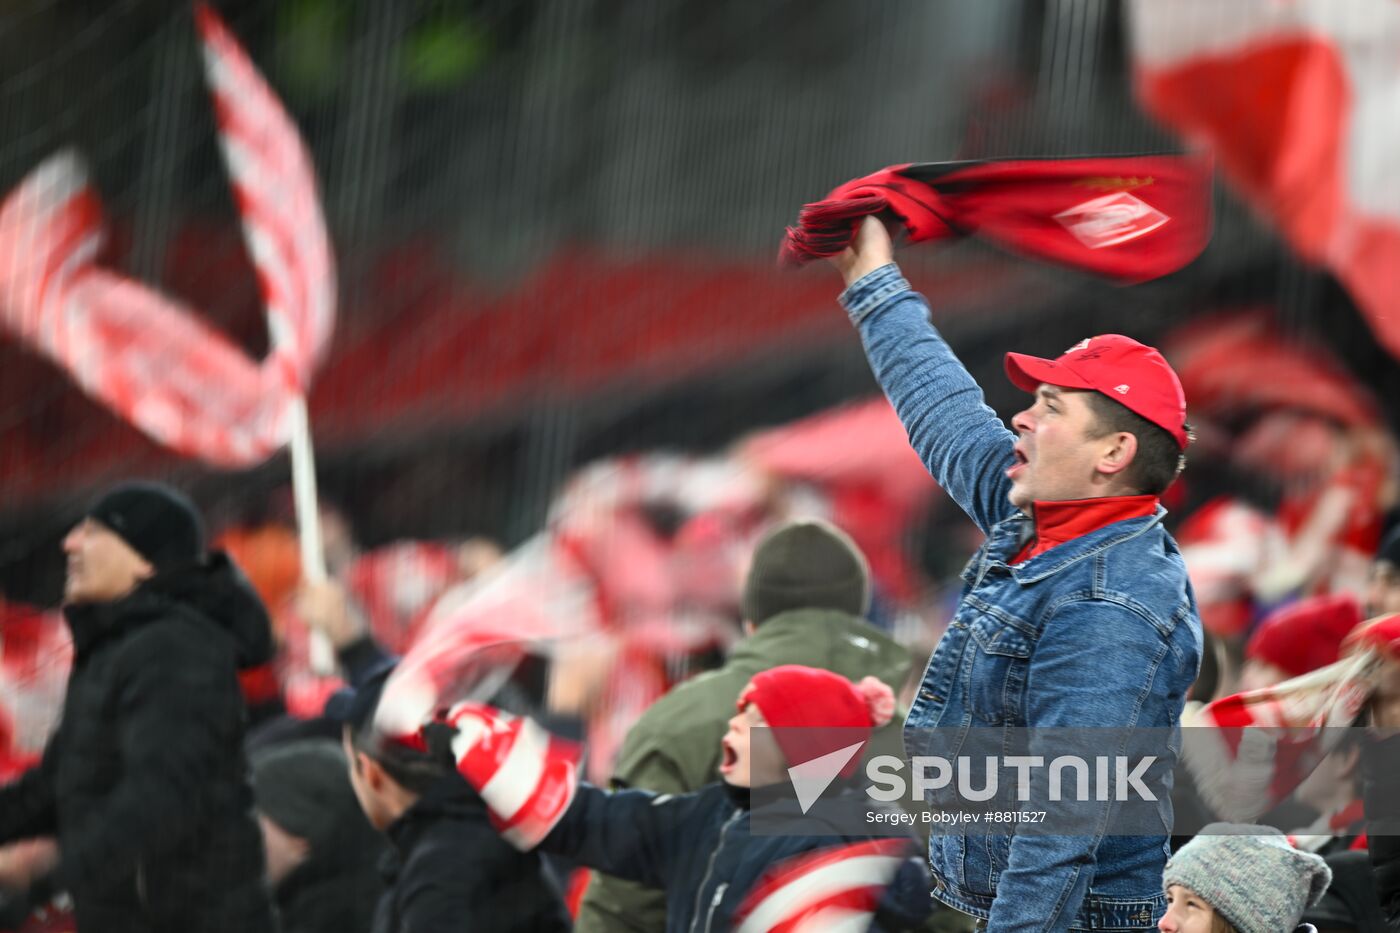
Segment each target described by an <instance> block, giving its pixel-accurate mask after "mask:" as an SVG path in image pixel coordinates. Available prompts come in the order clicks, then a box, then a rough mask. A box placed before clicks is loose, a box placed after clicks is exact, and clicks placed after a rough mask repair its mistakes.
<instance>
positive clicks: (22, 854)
mask: <svg viewBox="0 0 1400 933" xmlns="http://www.w3.org/2000/svg"><path fill="white" fill-rule="evenodd" d="M57 864H58V844H57V843H56V842H55V841H54V840H53V838H52V837H49V836H44V837H42V838H39V839H26V840H24V841H23V842H14V843H11V844H9V845H7V846H5V847H3V848H0V887H4V888H8V889H10V890H12V891H24V890H27V889H28V888H29V886H30V885H31V884H33V883H34V881H35V880H36V879H38V878H42V877H44V876H45V875H47V874H48V873H49V872H51V871H53V870H54V866H56V865H57Z"/></svg>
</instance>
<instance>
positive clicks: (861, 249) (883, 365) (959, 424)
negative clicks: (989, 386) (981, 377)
mask: <svg viewBox="0 0 1400 933" xmlns="http://www.w3.org/2000/svg"><path fill="white" fill-rule="evenodd" d="M832 262H833V263H834V264H835V265H836V267H837V268H838V269H839V270H840V271H841V274H842V276H843V277H844V278H845V280H846V284H847V286H848V287H847V289H846V291H845V292H844V293H843V294H842V295H841V304H842V305H843V306H844V307H845V308H846V311H847V312H848V313H849V314H850V316H851V320H852V322H854V323H855V325H856V326H857V328H859V330H860V336H861V341H862V342H863V343H864V344H865V355H866V357H867V358H868V359H869V360H870V368H871V370H872V371H873V372H874V373H875V378H876V379H877V380H878V381H879V383H880V386H881V388H883V389H884V390H885V395H886V396H888V397H889V400H890V402H891V403H892V404H893V405H894V409H895V411H896V412H897V413H898V414H899V420H900V421H901V422H903V424H904V430H905V431H906V432H907V433H908V435H909V443H910V444H911V445H913V447H914V451H915V452H916V453H917V454H918V455H919V458H920V459H921V460H923V462H924V465H925V466H926V467H928V470H929V472H930V473H932V474H933V477H934V479H936V480H938V483H939V485H941V486H942V487H943V488H944V489H945V490H946V491H947V493H948V494H949V495H950V496H952V497H953V500H954V501H956V502H957V503H958V505H960V506H962V508H963V511H965V512H967V514H968V515H970V516H971V517H972V520H973V521H975V522H976V523H977V525H978V526H979V527H980V528H982V529H983V530H984V531H985V530H987V529H988V528H990V527H991V526H992V525H994V524H996V523H997V522H999V521H1001V520H1002V519H1004V518H1006V517H1008V516H1009V515H1011V513H1012V511H1013V508H1014V507H1013V506H1012V505H1011V503H1010V501H1009V500H1008V499H1007V493H1008V492H1009V491H1010V488H1011V481H1010V480H1008V479H1007V478H1006V470H1007V468H1008V467H1010V466H1011V465H1012V463H1013V462H1014V460H1015V455H1014V454H1013V453H1012V447H1013V445H1014V444H1015V442H1016V437H1015V435H1014V434H1012V433H1011V432H1010V431H1009V430H1007V428H1006V426H1005V425H1004V424H1002V422H1001V419H1000V418H998V417H997V414H996V412H994V411H992V409H991V408H989V407H988V406H987V404H986V402H985V401H984V400H983V396H982V389H981V387H979V386H978V385H977V383H976V382H975V381H974V380H973V378H972V376H971V375H970V374H969V373H968V371H967V369H966V367H964V366H963V364H962V363H961V362H960V361H959V360H958V358H957V357H956V356H954V355H953V351H952V349H951V348H950V347H949V346H948V344H947V342H946V341H944V339H943V338H942V336H940V335H939V333H938V331H937V330H935V329H934V327H933V325H932V324H931V323H930V322H929V308H928V303H927V302H925V301H924V299H923V297H922V296H920V295H918V294H917V293H915V292H914V291H913V290H912V289H910V287H909V283H908V282H906V281H905V280H904V277H903V276H902V275H900V273H899V267H898V266H896V265H895V264H894V250H893V245H892V244H891V242H890V236H889V233H888V232H887V231H886V230H885V227H884V224H882V223H881V222H880V221H878V220H876V219H875V218H873V217H866V218H865V219H864V221H863V222H862V226H861V229H860V233H859V234H858V235H857V236H856V239H855V242H854V243H853V244H852V245H851V248H850V249H848V250H846V252H845V253H844V254H842V255H841V256H839V257H837V258H835V259H833V260H832Z"/></svg>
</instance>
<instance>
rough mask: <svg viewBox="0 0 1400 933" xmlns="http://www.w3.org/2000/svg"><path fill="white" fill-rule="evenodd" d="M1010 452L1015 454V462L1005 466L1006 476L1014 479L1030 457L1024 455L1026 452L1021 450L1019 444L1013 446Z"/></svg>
mask: <svg viewBox="0 0 1400 933" xmlns="http://www.w3.org/2000/svg"><path fill="white" fill-rule="evenodd" d="M1011 453H1012V455H1013V456H1015V458H1016V462H1015V463H1013V464H1011V466H1009V467H1007V468H1006V476H1007V478H1008V479H1012V480H1014V479H1015V478H1016V477H1017V476H1018V475H1019V474H1020V472H1021V471H1022V470H1024V469H1025V467H1026V464H1028V463H1029V462H1030V458H1029V457H1027V456H1026V452H1025V451H1024V450H1022V449H1021V448H1020V446H1019V445H1018V446H1016V447H1013V448H1012V449H1011Z"/></svg>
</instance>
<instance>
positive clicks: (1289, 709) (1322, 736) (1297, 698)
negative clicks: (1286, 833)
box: [1182, 614, 1400, 822]
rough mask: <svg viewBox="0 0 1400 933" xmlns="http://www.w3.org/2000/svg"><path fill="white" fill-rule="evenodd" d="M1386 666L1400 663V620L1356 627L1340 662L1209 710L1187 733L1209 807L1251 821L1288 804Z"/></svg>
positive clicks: (1189, 757) (1185, 741)
mask: <svg viewBox="0 0 1400 933" xmlns="http://www.w3.org/2000/svg"><path fill="white" fill-rule="evenodd" d="M1387 664H1400V614H1393V615H1387V616H1380V617H1378V618H1375V619H1372V620H1370V621H1368V622H1364V623H1362V624H1361V625H1360V626H1358V627H1357V628H1356V630H1355V631H1354V632H1352V634H1351V635H1349V636H1348V637H1347V640H1346V643H1345V644H1344V646H1343V657H1342V659H1341V660H1340V661H1338V662H1337V663H1335V664H1332V665H1329V666H1328V667H1324V668H1321V669H1319V670H1316V671H1313V672H1311V673H1309V674H1304V675H1303V676H1302V677H1296V678H1294V679H1293V680H1289V681H1285V682H1284V683H1281V684H1278V685H1277V686H1273V687H1268V688H1265V689H1263V690H1254V691H1251V692H1249V693H1240V694H1236V695H1234V696H1229V697H1225V698H1224V699H1220V700H1216V701H1215V702H1214V703H1211V704H1210V705H1208V706H1206V707H1205V709H1203V710H1202V711H1201V712H1200V714H1199V715H1198V717H1197V718H1196V719H1195V720H1194V721H1193V722H1190V723H1187V724H1186V725H1187V728H1185V729H1183V730H1182V732H1183V737H1182V759H1183V761H1184V762H1185V763H1186V766H1187V769H1188V770H1189V771H1190V772H1191V775H1192V777H1193V778H1194V779H1195V781H1196V788H1197V790H1199V791H1200V793H1201V796H1202V797H1203V798H1204V799H1205V801H1206V803H1208V804H1209V805H1210V806H1211V807H1212V808H1213V809H1214V810H1215V812H1216V815H1218V816H1219V817H1221V818H1222V819H1227V820H1231V821H1235V822H1248V821H1250V820H1253V819H1255V818H1257V817H1258V816H1259V815H1260V814H1262V813H1265V812H1267V811H1268V810H1270V809H1271V808H1273V807H1275V806H1277V805H1278V804H1279V803H1281V802H1282V801H1283V800H1285V799H1287V798H1288V796H1289V795H1290V794H1292V793H1293V791H1294V790H1295V789H1296V788H1297V787H1298V785H1299V784H1301V783H1302V781H1303V779H1304V778H1306V777H1307V776H1308V775H1309V774H1311V773H1312V772H1313V769H1315V768H1316V767H1317V765H1318V763H1319V762H1321V761H1322V759H1323V758H1325V757H1326V756H1327V755H1328V754H1329V753H1330V752H1331V751H1332V750H1333V749H1334V748H1335V747H1336V745H1337V743H1338V742H1339V741H1340V740H1341V739H1342V737H1343V736H1344V735H1345V732H1344V730H1345V729H1346V728H1347V727H1349V726H1351V725H1353V724H1354V723H1355V722H1356V721H1357V717H1358V716H1360V714H1361V711H1362V710H1363V709H1364V708H1365V706H1366V704H1367V703H1368V702H1369V701H1370V700H1371V698H1372V696H1373V695H1374V693H1375V691H1376V688H1377V685H1378V684H1379V681H1380V675H1381V672H1382V670H1383V667H1384V665H1387ZM1207 727H1208V728H1207Z"/></svg>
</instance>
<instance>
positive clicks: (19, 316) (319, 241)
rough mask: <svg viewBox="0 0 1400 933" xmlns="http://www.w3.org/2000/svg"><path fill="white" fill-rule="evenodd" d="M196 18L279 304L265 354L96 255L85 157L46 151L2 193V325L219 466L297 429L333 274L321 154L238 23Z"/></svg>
mask: <svg viewBox="0 0 1400 933" xmlns="http://www.w3.org/2000/svg"><path fill="white" fill-rule="evenodd" d="M196 15H197V20H198V25H199V29H200V33H201V36H202V38H203V41H204V62H205V70H206V74H207V76H208V79H209V84H210V88H211V91H212V95H213V101H214V108H215V114H216V118H217V123H218V127H219V136H220V142H221V144H222V147H223V152H224V157H225V161H226V163H227V164H228V167H229V172H230V175H231V178H232V182H233V193H234V202H235V203H236V204H237V206H238V210H239V214H240V217H241V218H242V224H243V233H244V240H245V242H246V243H247V246H248V251H249V254H250V255H251V257H252V260H253V265H254V267H255V268H256V269H257V272H258V277H259V282H260V286H261V291H262V295H263V299H264V302H265V304H266V308H267V320H268V330H269V335H270V338H271V339H270V341H269V343H270V351H269V353H268V356H267V358H266V359H265V360H264V361H263V362H262V364H261V365H258V364H255V363H253V361H251V360H249V359H248V357H247V356H246V355H245V354H244V353H243V352H242V350H240V349H239V348H238V347H236V346H234V345H233V344H232V343H231V342H230V341H228V340H227V339H226V338H225V337H224V336H223V335H221V334H219V333H218V332H216V331H214V330H213V329H211V328H210V327H209V326H208V325H206V324H205V323H203V322H202V321H201V320H200V318H199V317H198V316H197V315H196V314H195V313H194V312H193V311H191V310H190V309H187V308H185V307H184V306H182V305H181V304H180V303H179V302H177V301H175V300H173V299H171V298H169V297H167V296H165V295H162V294H161V293H160V292H158V291H156V290H155V289H153V288H150V287H148V286H146V285H144V284H142V283H140V282H137V281H135V280H133V279H130V278H128V277H126V276H124V275H122V274H121V273H119V272H115V271H113V270H109V269H104V268H102V267H101V266H99V265H97V263H96V256H97V253H98V250H99V249H100V247H101V245H102V241H103V238H104V236H105V224H104V219H103V215H102V210H101V206H100V204H99V201H98V198H97V195H96V194H95V192H94V191H93V190H92V188H91V186H90V184H89V182H88V178H87V173H86V170H85V169H84V166H83V164H82V162H81V160H80V158H79V157H78V156H77V155H76V154H75V153H71V152H61V153H58V154H56V155H54V156H52V157H50V158H49V159H48V160H46V161H45V162H44V163H43V164H41V165H40V166H39V167H38V168H37V169H36V170H35V171H34V172H32V173H31V174H30V175H29V176H28V177H27V178H26V179H25V180H24V181H23V182H22V183H21V184H20V186H19V187H18V188H17V189H16V190H15V191H13V192H12V193H11V194H10V195H9V197H7V198H6V199H5V202H4V204H3V206H0V326H3V327H5V328H6V329H7V330H9V331H10V332H11V333H13V334H14V335H15V336H17V337H18V338H20V339H21V340H23V341H24V342H26V343H27V344H29V345H30V346H31V347H33V348H34V349H35V350H37V351H38V352H40V353H43V354H44V355H46V356H48V357H49V358H50V359H52V360H53V361H54V362H56V363H57V364H59V365H60V366H62V367H64V368H65V369H66V370H67V371H68V372H69V373H70V374H71V375H72V376H73V378H74V380H75V381H76V382H77V383H78V385H79V386H81V387H82V388H83V390H84V391H86V392H87V393H88V394H90V395H92V396H93V397H94V398H96V399H98V400H99V401H101V402H103V403H104V404H106V405H107V406H108V407H110V408H112V409H113V410H114V411H116V412H117V413H119V414H121V415H122V416H123V417H125V418H126V419H127V420H129V421H131V422H132V423H133V424H135V425H136V426H137V427H138V428H140V429H141V430H142V431H144V432H145V433H146V434H148V435H150V436H151V437H152V438H153V439H154V440H156V441H157V442H159V443H161V444H163V445H164V446H166V447H169V448H172V449H174V450H177V451H179V452H180V453H183V454H186V455H189V456H194V457H198V458H200V459H202V460H205V461H207V462H210V463H214V464H218V465H220V466H230V467H239V466H248V465H251V464H255V463H258V462H260V461H262V460H264V459H266V458H267V457H268V456H270V455H271V454H272V453H274V452H275V451H276V450H278V449H279V448H280V447H282V446H283V445H284V444H285V443H286V442H287V440H288V439H289V433H290V431H291V428H292V423H291V406H292V404H293V403H294V402H295V401H297V400H298V399H299V398H301V396H302V395H303V394H304V392H305V389H306V387H307V385H308V384H309V382H310V379H311V374H312V372H313V370H314V368H315V366H316V364H317V362H318V361H319V360H320V358H321V357H322V355H323V354H324V351H325V349H326V345H327V343H328V342H329V338H330V334H331V329H332V326H333V324H334V317H335V275H334V270H333V268H332V260H331V249H330V240H329V237H328V235H327V232H326V225H325V220H324V218H323V217H322V214H321V209H320V206H319V199H318V196H317V192H316V183H315V177H314V174H313V171H312V167H311V160H310V158H309V156H308V154H307V152H306V148H305V146H304V145H303V143H302V141H301V138H300V137H299V136H298V134H297V131H296V128H295V126H294V125H293V124H292V122H291V120H290V118H288V116H287V114H286V113H285V112H284V111H283V109H282V107H281V105H280V104H279V103H278V101H277V99H276V97H275V96H274V95H273V93H272V91H271V90H270V89H269V88H268V86H267V84H266V83H265V82H264V81H263V80H262V78H261V77H260V76H259V75H258V73H257V71H256V70H255V69H254V68H253V65H252V63H251V62H250V61H249V60H248V58H247V56H246V55H245V54H244V52H243V51H242V50H241V49H240V48H239V47H238V45H237V44H236V43H235V42H234V40H233V38H232V37H231V36H230V34H229V33H228V31H227V29H226V28H225V27H224V26H223V24H222V23H221V22H219V20H218V18H217V17H216V16H215V15H214V14H213V13H212V12H211V11H209V10H208V9H207V8H205V7H200V8H199V9H198V11H197V14H196Z"/></svg>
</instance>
